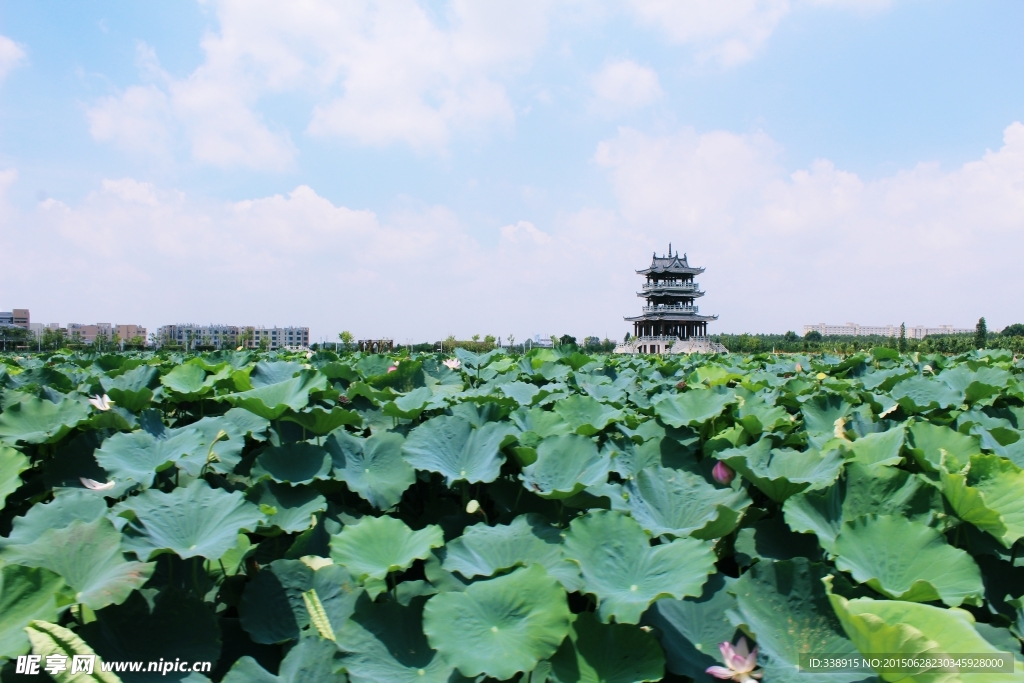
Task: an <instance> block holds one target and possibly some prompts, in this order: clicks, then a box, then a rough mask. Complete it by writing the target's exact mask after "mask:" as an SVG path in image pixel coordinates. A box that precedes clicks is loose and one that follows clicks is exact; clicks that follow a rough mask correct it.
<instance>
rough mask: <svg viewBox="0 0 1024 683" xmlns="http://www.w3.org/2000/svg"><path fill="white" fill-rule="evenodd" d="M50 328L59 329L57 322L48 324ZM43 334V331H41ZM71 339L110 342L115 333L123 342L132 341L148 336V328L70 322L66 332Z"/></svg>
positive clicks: (74, 340) (83, 342) (83, 341)
mask: <svg viewBox="0 0 1024 683" xmlns="http://www.w3.org/2000/svg"><path fill="white" fill-rule="evenodd" d="M48 327H49V328H50V329H53V330H59V329H60V327H59V326H58V325H57V324H56V323H50V325H48ZM40 334H41V332H40ZM64 334H65V336H66V337H67V338H68V340H69V341H72V342H76V343H79V344H95V343H96V340H97V339H101V340H103V341H104V342H110V341H112V340H113V339H114V335H117V338H118V339H119V340H120V341H123V342H130V341H131V340H132V339H133V338H135V337H141V338H142V339H143V340H145V338H146V328H145V327H142V326H141V325H111V324H110V323H96V324H94V325H85V324H83V323H68V325H67V327H66V328H65V332H64Z"/></svg>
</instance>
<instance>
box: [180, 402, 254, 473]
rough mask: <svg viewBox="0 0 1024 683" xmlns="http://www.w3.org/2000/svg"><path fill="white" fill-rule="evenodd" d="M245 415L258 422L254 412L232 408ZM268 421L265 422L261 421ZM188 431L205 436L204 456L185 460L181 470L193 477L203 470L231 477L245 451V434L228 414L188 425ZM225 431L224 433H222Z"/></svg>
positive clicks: (201, 454)
mask: <svg viewBox="0 0 1024 683" xmlns="http://www.w3.org/2000/svg"><path fill="white" fill-rule="evenodd" d="M231 411H237V413H241V414H242V415H249V416H251V417H253V418H255V419H256V420H261V418H258V417H256V416H255V415H253V414H252V413H249V412H246V411H244V410H238V409H237V408H232V409H231ZM231 411H228V412H229V413H230V412H231ZM261 421H262V422H264V423H265V422H266V421H265V420H261ZM187 428H188V429H195V430H198V431H199V433H200V434H202V437H203V443H204V444H205V446H204V448H203V449H202V451H201V452H200V456H201V457H195V458H186V459H184V460H182V461H179V467H181V468H183V469H184V470H185V471H187V472H188V473H189V474H191V475H192V476H194V477H198V476H199V474H200V472H201V471H202V469H203V467H206V468H208V469H210V470H213V471H214V472H220V473H221V474H231V473H232V472H234V470H235V467H236V466H237V465H238V463H239V462H241V461H242V451H243V450H244V448H245V432H244V431H243V428H242V427H240V426H239V425H238V424H236V422H235V421H234V420H232V419H230V418H229V417H228V415H219V416H217V417H204V418H203V419H201V420H199V421H198V422H193V423H192V424H190V425H188V427H187ZM222 432H223V433H222Z"/></svg>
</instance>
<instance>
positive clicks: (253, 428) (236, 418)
mask: <svg viewBox="0 0 1024 683" xmlns="http://www.w3.org/2000/svg"><path fill="white" fill-rule="evenodd" d="M221 417H223V418H224V419H225V420H227V421H228V422H230V423H231V424H233V425H235V427H237V428H238V431H240V432H241V433H242V435H243V436H249V437H252V438H253V439H255V440H256V441H266V434H267V428H268V427H270V421H269V420H267V419H266V418H263V417H260V416H259V415H254V414H252V413H250V412H249V411H248V410H243V409H242V408H232V409H231V410H229V411H228V412H226V413H224V415H222V416H221ZM200 422H202V420H200V421H199V422H197V423H195V426H197V427H198V425H199V423H200Z"/></svg>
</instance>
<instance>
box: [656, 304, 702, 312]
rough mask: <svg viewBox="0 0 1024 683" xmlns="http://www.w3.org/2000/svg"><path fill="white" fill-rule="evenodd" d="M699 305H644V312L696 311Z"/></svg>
mask: <svg viewBox="0 0 1024 683" xmlns="http://www.w3.org/2000/svg"><path fill="white" fill-rule="evenodd" d="M698 308H699V307H698V306H665V305H661V306H644V307H643V312H644V313H696V312H697V309H698Z"/></svg>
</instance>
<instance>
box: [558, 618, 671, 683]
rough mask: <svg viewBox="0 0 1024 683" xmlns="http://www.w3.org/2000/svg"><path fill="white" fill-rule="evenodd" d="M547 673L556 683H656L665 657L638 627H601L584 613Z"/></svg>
mask: <svg viewBox="0 0 1024 683" xmlns="http://www.w3.org/2000/svg"><path fill="white" fill-rule="evenodd" d="M551 673H552V674H553V678H554V680H555V681H557V683H642V682H643V681H660V680H661V679H662V677H663V676H664V675H665V655H664V654H662V651H661V647H660V646H659V645H658V641H657V640H655V639H654V636H652V635H651V634H649V633H646V632H644V631H643V630H642V629H641V628H640V627H638V626H631V625H628V624H602V623H601V621H600V620H599V619H598V618H597V615H595V614H594V613H593V612H584V613H583V614H580V615H579V616H578V617H577V618H576V621H575V622H574V623H573V625H572V630H571V631H570V632H569V637H568V638H566V639H565V640H564V641H562V645H561V647H559V648H558V651H557V652H555V654H554V656H553V657H552V658H551Z"/></svg>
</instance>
